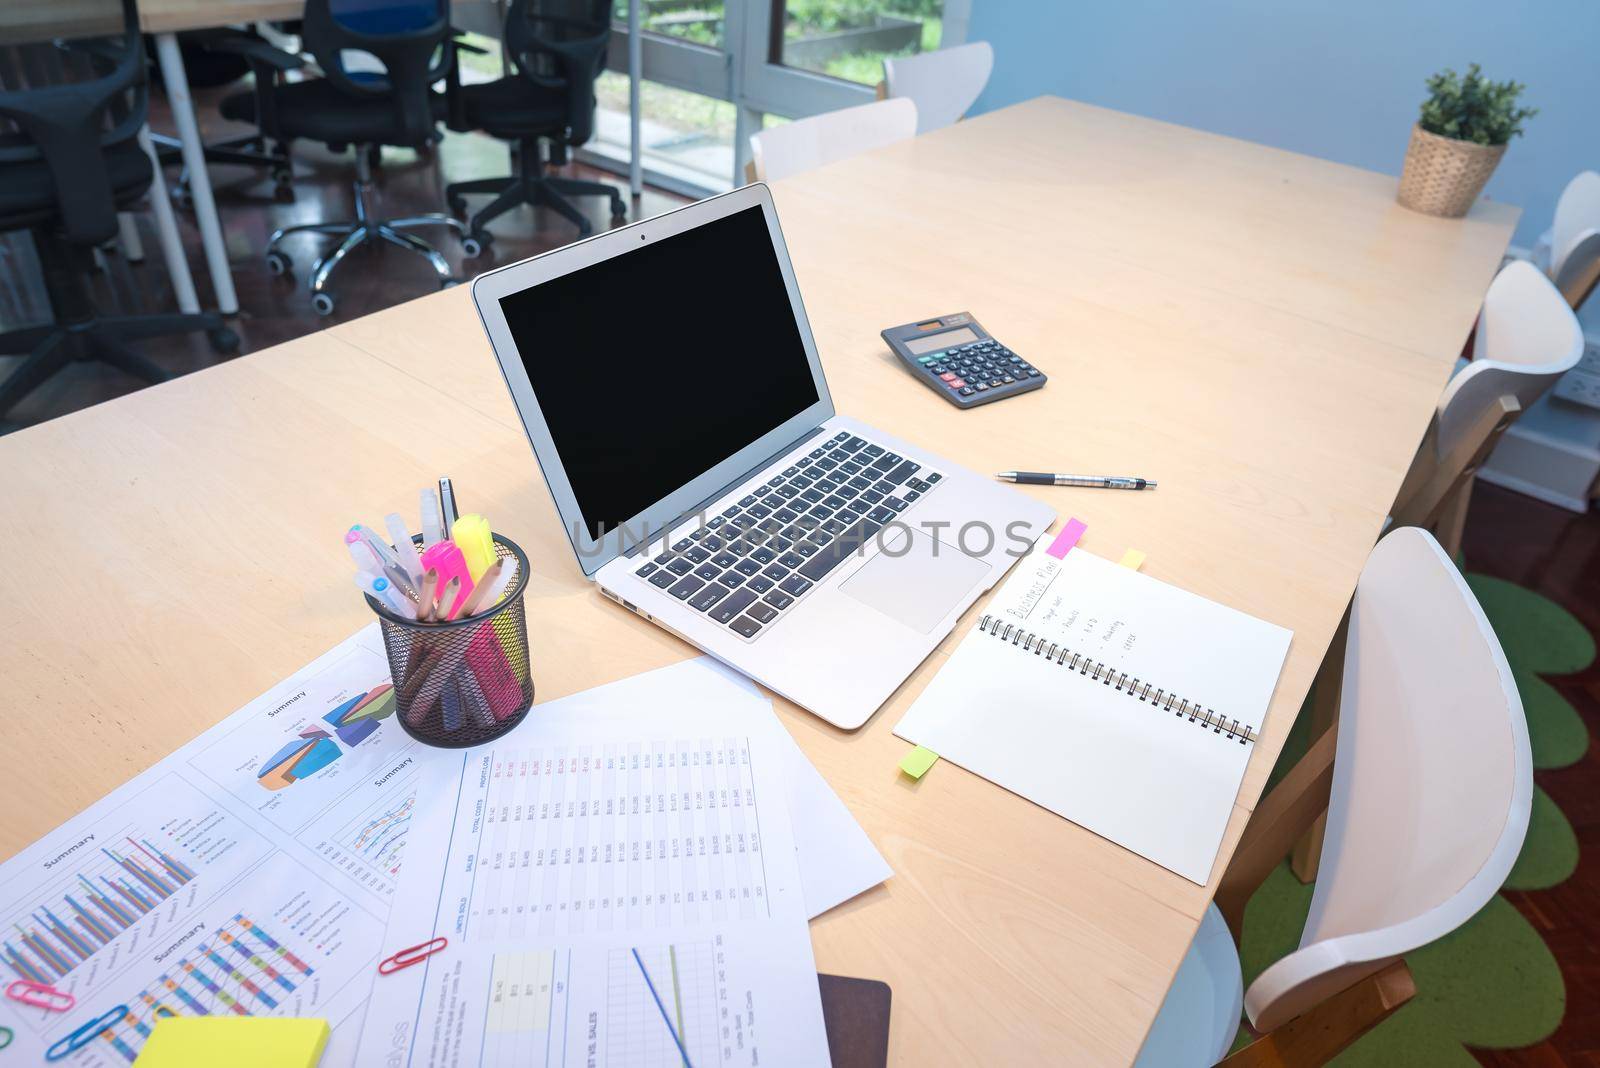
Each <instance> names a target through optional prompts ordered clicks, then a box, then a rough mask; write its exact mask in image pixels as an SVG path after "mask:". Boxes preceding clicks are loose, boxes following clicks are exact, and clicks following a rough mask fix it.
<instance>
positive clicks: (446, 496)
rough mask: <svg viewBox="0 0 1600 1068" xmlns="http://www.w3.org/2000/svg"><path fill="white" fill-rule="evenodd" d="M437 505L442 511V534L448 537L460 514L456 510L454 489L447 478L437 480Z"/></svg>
mask: <svg viewBox="0 0 1600 1068" xmlns="http://www.w3.org/2000/svg"><path fill="white" fill-rule="evenodd" d="M439 506H440V508H441V510H442V511H443V512H444V536H445V537H447V538H448V537H450V532H451V530H452V529H453V528H454V527H455V525H456V520H457V519H458V518H460V516H461V513H460V512H458V511H457V510H456V491H455V489H454V487H452V486H451V485H450V480H449V479H448V478H441V479H440V480H439Z"/></svg>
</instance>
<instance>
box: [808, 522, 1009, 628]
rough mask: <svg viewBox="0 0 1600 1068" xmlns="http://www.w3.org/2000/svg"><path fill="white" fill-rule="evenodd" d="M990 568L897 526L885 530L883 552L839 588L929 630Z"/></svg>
mask: <svg viewBox="0 0 1600 1068" xmlns="http://www.w3.org/2000/svg"><path fill="white" fill-rule="evenodd" d="M908 538H909V539H910V542H911V544H910V547H909V548H908V547H907V545H906V540H907V539H908ZM988 573H989V565H988V564H986V563H984V562H983V561H982V560H974V559H973V558H972V557H970V556H967V555H966V554H965V553H963V552H962V551H961V550H960V549H957V548H956V547H955V546H953V545H945V544H941V543H939V542H938V541H936V540H935V539H934V538H931V537H929V536H928V535H926V534H917V535H913V534H911V532H909V531H907V530H905V529H903V528H901V529H896V530H894V531H893V532H892V533H890V534H887V535H885V537H884V540H883V551H882V552H880V553H878V555H877V556H874V557H873V558H872V559H871V560H868V561H867V562H866V563H865V564H863V565H862V567H861V570H859V571H857V572H856V573H855V574H854V575H851V576H850V577H849V578H848V579H846V580H845V583H844V585H842V586H840V587H839V588H840V589H841V590H843V591H844V592H845V593H847V594H849V595H850V596H851V597H854V598H855V599H856V600H858V601H860V602H861V603H862V604H868V605H871V606H872V607H873V608H876V609H877V610H878V611H880V612H882V613H883V614H884V615H886V616H889V617H890V618H892V619H896V620H898V621H900V622H901V623H904V624H905V625H906V626H908V627H910V628H912V629H913V630H916V631H919V632H921V633H923V634H927V633H929V632H930V631H932V630H933V628H934V627H935V626H937V625H938V623H939V621H940V620H942V619H944V617H945V616H947V615H949V614H950V610H951V609H952V608H954V607H955V606H956V605H958V604H960V603H961V599H962V598H963V597H965V596H966V595H967V593H968V591H970V590H971V589H972V587H974V586H976V585H977V584H978V583H979V582H981V581H982V580H983V578H984V576H986V575H987V574H988Z"/></svg>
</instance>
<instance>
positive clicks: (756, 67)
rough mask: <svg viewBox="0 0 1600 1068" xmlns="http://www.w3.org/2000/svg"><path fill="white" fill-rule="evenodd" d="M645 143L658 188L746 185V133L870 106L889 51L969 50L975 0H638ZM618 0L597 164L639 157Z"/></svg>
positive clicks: (618, 0) (623, 11)
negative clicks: (775, 122) (773, 119)
mask: <svg viewBox="0 0 1600 1068" xmlns="http://www.w3.org/2000/svg"><path fill="white" fill-rule="evenodd" d="M635 2H637V3H638V6H639V21H640V30H641V33H640V50H641V52H642V55H643V60H642V62H643V71H644V79H643V80H642V82H641V84H640V113H641V129H640V138H639V140H640V146H641V149H642V151H643V158H644V165H645V168H646V170H647V171H648V172H649V177H650V180H651V181H652V182H655V183H657V184H661V185H665V186H667V187H668V188H675V189H678V190H679V191H682V192H687V193H693V194H705V193H710V192H717V191H720V190H724V189H728V188H730V187H731V186H732V185H734V184H736V183H738V182H741V181H742V180H743V177H742V173H741V172H742V168H743V166H744V162H745V160H746V159H748V158H749V148H748V137H749V135H750V133H752V132H753V131H755V130H759V129H761V127H762V125H763V124H764V123H766V122H768V120H769V117H770V116H778V117H781V118H786V119H795V118H801V117H804V116H807V115H816V114H820V113H821V112H824V111H833V110H836V109H838V108H845V107H850V106H852V105H855V104H865V103H868V102H869V101H871V100H872V99H873V96H874V90H875V87H876V86H877V84H878V82H880V81H881V80H882V79H883V60H884V57H886V56H894V55H911V54H913V53H916V52H921V51H927V50H930V49H935V48H940V47H943V46H945V45H952V44H960V43H961V42H962V41H963V40H964V39H965V35H966V16H967V13H968V12H969V11H970V9H971V2H972V0H635ZM629 5H630V0H614V6H613V9H612V10H613V13H614V20H613V23H612V26H613V33H612V41H611V50H610V54H609V55H608V57H607V66H608V68H609V72H608V73H607V74H605V75H603V76H602V78H601V84H600V87H599V97H600V116H599V122H598V124H597V126H598V130H599V134H598V136H597V137H596V139H595V141H594V142H591V144H590V145H589V146H588V155H589V157H590V158H591V159H596V161H597V162H605V163H614V162H616V161H618V160H625V159H626V158H627V157H628V154H629V135H628V88H629V87H628V79H627V70H628V44H629V40H628V32H629V31H628V13H629Z"/></svg>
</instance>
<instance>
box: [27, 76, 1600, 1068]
mask: <svg viewBox="0 0 1600 1068" xmlns="http://www.w3.org/2000/svg"><path fill="white" fill-rule="evenodd" d="M213 95H214V94H213ZM197 96H199V97H200V98H201V99H200V113H201V116H202V122H203V123H204V124H205V125H206V127H207V132H208V137H212V138H214V137H220V136H223V135H224V134H225V133H226V132H228V131H230V130H231V129H234V128H233V127H230V126H229V125H228V124H226V123H224V122H222V121H221V120H220V119H218V118H217V117H216V113H215V110H214V108H212V107H210V106H208V105H207V101H206V99H205V95H204V94H197ZM156 106H157V108H159V104H157V105H156ZM152 125H153V126H154V127H155V128H156V129H158V130H159V129H161V128H162V126H163V125H164V122H163V116H162V115H161V114H160V113H159V111H157V112H155V113H154V114H153V116H152ZM507 167H508V162H507V157H506V152H505V148H504V146H502V145H500V144H499V143H497V142H494V141H491V140H489V139H487V138H483V137H479V136H476V135H450V136H448V137H447V138H446V140H445V143H444V144H443V145H442V146H441V147H440V149H439V150H438V151H437V152H436V153H434V154H433V156H432V158H426V159H425V158H419V157H418V156H417V154H416V153H413V152H408V151H402V150H390V151H388V152H386V153H385V156H384V165H383V167H382V169H381V173H380V175H379V178H378V182H379V189H380V196H381V201H380V204H379V209H378V210H379V212H380V214H382V215H404V214H410V213H413V212H418V211H440V210H444V204H443V194H442V183H443V182H444V181H453V180H461V179H465V178H470V177H483V176H489V175H496V174H504V173H506V170H507ZM564 173H570V174H573V175H575V176H583V177H590V178H598V179H600V180H605V181H613V182H616V183H617V184H619V185H621V184H623V183H622V182H621V181H620V180H618V179H615V178H614V177H612V176H610V175H605V174H601V173H598V172H594V171H590V170H588V169H586V168H577V167H574V168H569V169H568V170H567V171H566V172H564ZM169 175H170V172H169ZM213 175H214V180H215V182H216V187H217V195H218V203H219V206H220V209H221V213H222V218H223V224H224V228H225V230H226V236H227V244H228V250H229V258H230V260H231V262H232V264H233V276H234V283H235V285H236V286H237V288H238V293H239V302H240V305H241V308H242V311H241V312H240V314H239V315H238V316H237V317H236V318H235V319H234V320H233V321H232V324H231V325H233V327H234V329H236V330H237V331H238V333H239V334H240V336H241V338H242V339H243V342H244V344H243V348H242V351H243V352H252V351H255V350H258V349H262V348H266V347H267V346H270V345H274V344H277V343H279V342H281V341H285V340H288V339H290V338H293V337H297V336H299V335H301V334H304V333H307V332H309V331H312V330H318V329H321V328H323V327H324V326H327V325H330V324H331V323H333V322H338V321H342V320H345V319H349V318H354V317H356V316H360V315H365V314H367V313H368V312H372V311H376V310H378V309H380V308H384V307H388V306H389V305H392V304H396V303H398V302H400V301H403V300H407V299H409V298H411V297H413V296H417V295H419V294H421V293H425V292H428V291H430V290H431V289H432V288H433V287H434V284H435V283H434V281H433V272H432V269H431V268H430V267H428V265H427V263H426V262H425V261H424V260H422V259H421V258H420V257H417V256H413V255H410V254H408V253H405V252H403V251H401V250H399V249H393V248H386V247H369V248H366V249H363V250H361V251H360V252H359V253H358V254H357V255H355V256H352V257H351V259H350V261H348V262H347V263H346V264H345V265H344V266H342V267H341V269H340V271H339V273H338V274H337V275H336V276H335V277H336V286H335V291H336V292H337V294H338V297H339V307H338V311H337V312H336V313H335V315H334V316H333V317H331V318H329V319H324V318H321V317H319V316H317V315H316V314H315V313H314V312H313V311H312V310H311V306H310V301H309V299H308V297H307V295H306V292H305V288H304V278H305V275H306V273H307V268H308V267H309V264H310V262H311V259H312V258H313V257H314V256H315V255H316V253H317V251H318V249H319V245H318V243H317V242H318V239H313V238H300V239H297V241H298V242H299V243H298V244H296V245H294V246H292V247H291V252H292V255H293V257H294V259H295V261H296V264H297V266H298V267H299V275H298V277H297V279H295V280H290V279H285V278H276V277H273V276H272V275H270V274H269V273H268V271H267V269H266V266H265V263H264V261H263V259H262V250H263V249H264V248H265V246H266V239H267V235H268V234H269V233H271V231H272V230H273V229H274V228H275V227H278V226H285V225H291V224H293V223H297V222H309V221H318V220H327V219H343V218H348V217H349V216H350V215H351V213H352V212H351V193H350V187H349V180H350V176H351V167H350V163H349V158H348V156H344V157H338V156H333V155H331V154H330V153H327V152H326V151H323V150H318V149H315V148H310V147H308V148H305V149H304V150H303V151H302V153H301V155H300V157H299V161H298V165H297V180H296V183H295V188H296V200H295V202H294V203H293V204H287V205H285V204H279V203H277V202H275V201H274V200H273V199H272V185H271V182H270V181H268V180H267V179H266V178H265V176H264V175H262V174H260V173H257V172H253V171H249V170H246V169H243V168H235V167H217V168H214V170H213ZM171 176H173V177H175V175H171ZM684 202H685V201H684V200H683V199H682V198H679V197H676V196H672V195H669V194H665V193H660V192H657V191H653V190H647V191H646V192H645V195H644V197H643V198H642V202H641V203H636V204H634V205H633V206H632V209H631V211H630V218H634V219H637V218H645V217H648V216H651V215H656V214H659V213H660V212H662V211H666V210H669V209H670V208H673V207H676V206H677V205H679V204H681V203H684ZM477 203H481V201H478V202H477ZM582 206H583V209H584V210H585V211H586V212H587V213H588V215H589V217H590V218H591V219H592V220H593V221H594V224H595V226H596V228H597V229H600V228H604V227H605V226H607V225H608V221H609V211H608V210H607V207H606V205H605V202H604V201H603V200H601V199H599V198H594V199H592V200H590V201H589V202H588V203H587V204H584V205H582ZM179 221H180V225H181V226H182V227H183V229H184V236H185V241H186V242H187V243H188V245H189V246H190V257H189V258H190V263H191V264H192V265H193V269H194V273H195V283H196V286H197V287H198V289H199V291H200V298H201V302H202V304H204V305H207V306H214V301H213V299H212V296H211V286H210V280H209V278H208V276H207V274H206V271H205V266H204V258H203V256H202V255H201V254H200V252H199V237H198V233H197V231H196V230H195V228H194V225H193V217H192V215H190V214H188V213H185V212H180V213H179ZM141 227H142V230H143V233H144V235H145V244H146V249H147V254H148V258H147V259H146V261H145V262H144V263H143V264H137V265H126V264H123V263H121V262H119V261H118V260H117V258H115V257H113V258H112V260H111V263H110V267H109V270H108V272H107V274H106V277H104V278H102V279H100V280H99V281H98V282H97V286H96V288H97V290H98V291H101V292H103V293H104V294H105V295H106V296H107V298H108V299H115V300H117V301H118V302H119V303H121V304H123V305H125V306H129V307H130V309H135V308H142V309H144V310H150V311H161V310H172V309H174V304H173V301H172V296H171V291H170V288H169V286H168V284H167V281H166V275H165V271H164V269H163V267H162V266H161V260H160V254H159V251H158V246H157V244H156V240H155V234H154V232H153V230H152V228H151V226H150V223H149V220H148V218H145V219H143V220H142V221H141ZM491 230H492V231H493V233H494V234H495V236H496V241H495V243H494V244H493V245H492V246H491V250H490V252H488V253H487V254H485V256H483V257H481V258H480V259H478V260H473V261H467V262H464V261H463V260H462V257H461V254H460V250H459V248H458V247H457V246H456V243H455V240H454V239H453V238H452V237H450V236H449V235H448V234H447V233H444V232H441V233H439V234H438V235H437V237H436V238H433V239H432V241H433V243H434V244H435V245H436V247H438V248H439V249H440V250H441V251H442V252H444V253H445V255H446V256H447V257H448V258H449V259H450V261H451V263H452V265H454V266H456V267H457V268H458V270H459V271H460V272H461V276H462V277H463V278H465V277H470V276H471V275H472V274H476V273H478V272H479V271H482V270H485V269H487V268H489V267H491V266H495V265H497V264H502V263H508V262H511V261H513V260H517V259H521V258H523V257H526V256H529V255H533V254H535V253H538V252H543V251H546V250H548V249H552V248H556V247H559V246H560V245H563V244H566V243H567V242H569V241H571V240H573V239H574V238H575V237H576V231H575V229H574V228H573V227H572V226H571V225H569V224H568V223H567V222H566V221H565V220H563V219H561V218H559V217H557V216H555V215H553V214H552V213H550V212H548V211H546V210H543V209H541V210H539V211H534V210H533V209H529V208H523V209H520V210H518V211H516V212H513V213H511V214H510V215H507V216H504V217H502V218H501V219H500V220H499V221H497V222H496V223H495V224H494V225H493V226H492V227H491ZM143 347H144V351H146V352H147V353H149V354H150V355H151V356H152V357H153V358H154V359H156V360H158V361H159V362H160V363H161V364H162V365H163V366H165V367H167V368H169V369H170V370H172V371H174V372H177V373H184V372H188V371H192V370H196V369H198V368H201V367H205V366H209V365H210V364H211V363H213V362H215V361H216V360H217V359H218V357H217V356H215V355H213V354H212V352H211V350H210V348H209V346H208V345H207V344H206V342H205V340H204V339H203V338H202V337H198V336H196V337H185V338H170V339H164V340H161V341H158V342H152V343H147V344H146V345H144V346H143ZM9 366H10V361H9V360H7V359H0V377H3V376H4V375H5V374H6V373H7V372H8V370H9ZM138 388H140V383H138V382H136V381H133V380H131V379H128V378H127V377H125V376H123V375H121V374H119V373H117V372H114V371H111V370H109V369H106V368H103V367H100V366H98V365H93V364H80V365H77V366H75V367H74V368H72V369H71V371H69V372H68V373H67V374H65V375H63V376H61V377H60V378H59V379H57V380H56V381H54V382H51V383H50V384H49V385H47V386H45V387H44V388H42V389H40V390H39V391H38V392H37V393H35V394H34V395H33V396H32V397H30V398H29V399H28V400H27V401H26V402H24V403H23V404H22V405H20V406H19V407H18V408H16V409H15V410H14V411H13V412H12V413H11V415H10V417H9V422H8V423H4V424H0V431H3V430H7V429H15V428H17V427H20V426H25V425H28V424H31V423H35V422H39V421H41V420H44V419H49V418H53V417H55V416H58V415H61V414H64V413H66V412H70V411H73V410H76V409H78V408H82V407H86V406H88V405H90V404H96V403H99V402H100V401H104V400H110V399H112V398H114V397H117V396H121V395H122V394H124V393H127V392H130V391H132V390H134V389H138ZM1466 552H1467V560H1468V563H1469V565H1470V568H1471V569H1472V570H1474V571H1481V572H1484V573H1487V574H1490V575H1495V576H1498V577H1501V578H1506V579H1510V580H1512V581H1514V582H1517V583H1519V584H1521V585H1524V586H1526V587H1528V588H1530V589H1534V590H1537V591H1539V592H1541V593H1544V594H1546V595H1548V596H1550V597H1552V598H1554V599H1555V600H1557V601H1558V602H1560V603H1561V604H1563V605H1565V606H1566V607H1567V608H1568V609H1569V610H1571V611H1573V612H1574V613H1576V614H1577V615H1578V616H1579V618H1581V619H1582V620H1583V621H1584V623H1585V624H1586V625H1587V626H1588V627H1589V629H1590V630H1591V631H1593V632H1595V633H1597V634H1600V513H1595V512H1591V513H1590V514H1588V515H1586V516H1574V515H1571V514H1569V513H1567V512H1563V511H1561V510H1559V509H1556V508H1553V507H1550V506H1548V505H1543V504H1540V503H1538V502H1536V501H1533V500H1530V499H1529V498H1526V497H1523V496H1520V495H1518V494H1514V493H1510V492H1507V491H1504V490H1498V489H1495V488H1493V487H1488V486H1480V487H1479V488H1478V490H1477V491H1476V493H1475V495H1474V499H1473V506H1472V517H1471V522H1470V524H1469V526H1468V531H1467V539H1466ZM1556 685H1557V687H1558V688H1559V689H1560V690H1561V692H1562V693H1563V694H1565V695H1566V696H1567V698H1568V699H1569V700H1571V701H1572V702H1573V704H1574V705H1576V706H1577V708H1578V710H1579V712H1580V713H1581V714H1582V715H1583V717H1584V719H1585V721H1586V722H1587V723H1588V725H1589V731H1590V734H1591V737H1600V668H1591V669H1590V670H1589V671H1587V672H1585V673H1583V674H1581V675H1578V676H1574V677H1572V678H1570V679H1565V680H1560V681H1558V682H1557V683H1556ZM1538 781H1539V784H1540V785H1541V786H1543V787H1544V789H1545V790H1547V791H1548V792H1549V793H1550V794H1551V796H1552V797H1553V798H1554V799H1555V800H1556V802H1557V803H1558V804H1559V805H1560V806H1561V809H1562V811H1563V812H1565V813H1566V815H1567V817H1568V818H1569V819H1570V820H1571V821H1572V824H1573V826H1574V828H1575V830H1576V832H1577V835H1578V840H1579V844H1580V848H1581V849H1582V851H1583V852H1582V858H1581V860H1580V862H1579V865H1578V870H1577V873H1576V874H1575V875H1574V876H1573V877H1572V878H1571V879H1569V880H1568V881H1567V882H1565V883H1563V884H1562V885H1560V886H1558V887H1556V888H1555V889H1552V890H1547V891H1539V892H1535V893H1512V894H1510V895H1509V896H1510V898H1511V900H1512V901H1513V902H1514V903H1515V904H1516V906H1517V907H1518V908H1519V909H1520V910H1521V911H1522V912H1523V914H1524V915H1525V916H1527V917H1528V919H1529V921H1530V922H1532V923H1533V924H1534V925H1535V927H1537V928H1538V930H1539V931H1540V933H1541V934H1542V935H1543V936H1544V938H1545V941H1546V942H1547V943H1548V944H1549V946H1550V948H1551V950H1552V951H1553V952H1554V953H1555V956H1556V959H1557V960H1558V961H1559V962H1560V964H1561V968H1562V972H1563V974H1564V976H1565V978H1566V984H1567V998H1568V1001H1567V1015H1566V1019H1565V1021H1564V1022H1563V1024H1562V1026H1561V1028H1560V1030H1558V1031H1557V1032H1556V1034H1555V1035H1554V1036H1553V1037H1552V1038H1551V1039H1550V1040H1548V1041H1547V1042H1544V1043H1542V1044H1541V1045H1539V1046H1535V1047H1532V1048H1530V1049H1527V1050H1520V1051H1514V1052H1505V1053H1482V1054H1480V1055H1479V1056H1480V1059H1481V1060H1482V1061H1483V1062H1484V1063H1486V1064H1494V1065H1594V1066H1600V753H1597V752H1596V750H1595V749H1594V748H1593V747H1592V746H1591V749H1590V752H1589V753H1588V755H1587V756H1586V757H1585V758H1584V759H1583V760H1582V761H1580V762H1579V763H1578V764H1577V765H1575V766H1574V767H1571V768H1567V769H1563V770H1560V771H1551V772H1540V773H1538Z"/></svg>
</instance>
